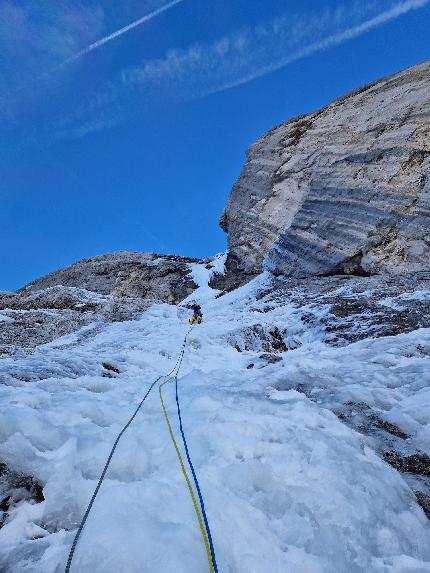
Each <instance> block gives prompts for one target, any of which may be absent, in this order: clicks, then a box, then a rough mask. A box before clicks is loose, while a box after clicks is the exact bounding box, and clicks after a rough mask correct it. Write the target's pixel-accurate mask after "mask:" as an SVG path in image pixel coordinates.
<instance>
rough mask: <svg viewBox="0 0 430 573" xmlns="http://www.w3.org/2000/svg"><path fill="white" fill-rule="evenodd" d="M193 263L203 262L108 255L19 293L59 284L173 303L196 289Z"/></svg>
mask: <svg viewBox="0 0 430 573" xmlns="http://www.w3.org/2000/svg"><path fill="white" fill-rule="evenodd" d="M196 262H205V261H200V260H199V259H192V258H189V257H178V256H175V255H156V254H155V253H132V252H117V253H107V254H105V255H100V256H97V257H92V258H89V259H83V260H81V261H78V262H77V263H74V264H73V265H70V266H68V267H64V268H62V269H59V270H58V271H55V272H53V273H49V274H48V275H45V276H43V277H41V278H39V279H37V280H35V281H33V282H31V283H30V284H28V285H26V286H25V287H23V288H22V289H20V290H19V291H18V292H19V293H22V294H28V293H30V292H35V291H40V290H43V289H46V288H50V287H54V286H59V285H60V286H63V287H75V288H79V289H86V290H88V291H91V292H94V293H98V294H102V295H109V294H110V295H113V296H118V297H124V296H125V297H136V298H143V299H156V300H161V301H162V302H167V303H172V304H175V303H178V302H180V301H181V300H183V299H184V298H186V297H187V296H188V295H190V294H191V293H192V292H193V291H194V290H195V289H196V288H197V285H196V284H195V283H194V281H193V280H192V277H191V275H190V268H189V264H190V263H196Z"/></svg>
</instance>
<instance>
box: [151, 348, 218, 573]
mask: <svg viewBox="0 0 430 573" xmlns="http://www.w3.org/2000/svg"><path fill="white" fill-rule="evenodd" d="M181 362H182V359H181V361H180V363H179V366H178V371H179V367H180V365H181ZM177 374H178V372H176V375H177ZM172 380H174V378H169V379H168V380H166V381H165V382H163V383H162V384H160V386H159V387H158V392H159V394H160V400H161V407H162V408H163V414H164V417H165V419H166V424H167V428H168V430H169V434H170V439H171V440H172V442H173V445H174V447H175V450H176V455H177V456H178V459H179V463H180V465H181V470H182V473H183V475H184V478H185V481H186V482H187V486H188V491H189V492H190V496H191V499H192V501H193V506H194V511H195V512H196V516H197V521H198V522H199V528H200V533H201V534H202V537H203V541H204V543H205V549H206V557H207V560H208V565H209V571H210V572H211V573H215V570H214V566H213V563H212V556H211V552H210V548H209V541H208V538H207V535H206V531H205V528H204V525H203V519H202V516H201V514H200V509H199V506H198V505H197V500H196V496H195V495H194V491H193V487H192V485H191V481H190V478H189V477H188V474H187V470H186V469H185V465H184V462H183V460H182V456H181V452H180V451H179V448H178V444H177V443H176V440H175V436H174V435H173V430H172V426H171V424H170V420H169V416H168V414H167V410H166V406H165V404H164V400H163V392H162V388H163V386H164V385H165V384H167V383H168V382H171V381H172Z"/></svg>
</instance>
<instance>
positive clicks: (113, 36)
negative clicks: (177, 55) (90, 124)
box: [56, 0, 184, 69]
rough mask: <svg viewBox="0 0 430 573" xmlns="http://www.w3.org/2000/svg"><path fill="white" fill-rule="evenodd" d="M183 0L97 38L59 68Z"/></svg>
mask: <svg viewBox="0 0 430 573" xmlns="http://www.w3.org/2000/svg"><path fill="white" fill-rule="evenodd" d="M183 1H184V0H172V2H169V3H168V4H165V5H164V6H161V8H157V10H154V11H153V12H150V13H149V14H147V15H146V16H143V17H142V18H139V19H138V20H135V21H134V22H132V23H131V24H128V25H127V26H124V27H123V28H120V29H119V30H117V31H116V32H113V33H112V34H109V36H105V37H104V38H101V40H97V42H93V43H92V44H90V45H89V46H87V47H86V48H84V49H83V50H80V51H79V52H77V53H76V54H73V56H70V57H69V58H67V60H65V61H64V62H63V63H62V64H60V65H59V66H58V68H60V67H63V66H65V65H66V64H70V63H71V62H74V61H75V60H78V59H79V58H82V56H85V54H88V52H92V51H93V50H96V49H97V48H100V47H101V46H103V45H104V44H107V43H108V42H111V41H112V40H115V38H118V37H119V36H122V35H123V34H126V33H127V32H129V31H130V30H133V28H137V27H138V26H141V25H142V24H145V22H149V20H152V19H153V18H155V17H156V16H159V15H160V14H162V13H163V12H166V10H170V8H173V6H176V4H180V3H181V2H183ZM58 68H56V69H58Z"/></svg>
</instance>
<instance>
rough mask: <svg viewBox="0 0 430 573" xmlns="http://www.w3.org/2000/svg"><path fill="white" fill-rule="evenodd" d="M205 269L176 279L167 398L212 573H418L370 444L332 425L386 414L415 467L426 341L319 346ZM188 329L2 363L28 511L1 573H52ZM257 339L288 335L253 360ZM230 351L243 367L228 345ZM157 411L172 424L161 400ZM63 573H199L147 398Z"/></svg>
mask: <svg viewBox="0 0 430 573" xmlns="http://www.w3.org/2000/svg"><path fill="white" fill-rule="evenodd" d="M218 263H219V264H218V265H215V267H216V268H217V269H218V267H219V270H221V267H222V264H223V261H222V259H221V258H220V260H218ZM213 267H214V265H213V266H212V268H209V269H208V268H206V267H204V266H200V267H198V265H193V267H192V273H193V278H194V280H195V282H196V283H197V284H198V285H199V289H198V290H197V291H196V292H195V293H194V295H193V299H194V300H198V301H199V303H200V304H202V307H203V312H204V318H203V323H202V324H201V325H199V326H196V327H195V328H194V329H193V330H192V332H191V334H190V336H189V340H188V344H187V348H186V353H185V358H184V362H183V366H182V370H181V372H180V377H179V393H180V399H181V407H182V416H183V423H184V428H185V432H186V434H187V438H188V442H189V447H190V451H191V456H192V458H193V462H194V465H195V467H196V470H197V473H198V477H199V481H200V485H201V488H202V491H203V495H204V498H205V505H206V510H207V514H208V518H209V521H210V525H211V530H212V536H213V539H214V545H215V549H216V553H217V560H218V567H219V571H220V573H221V572H222V573H287V572H294V573H295V572H298V573H359V572H360V573H361V572H366V573H369V572H372V573H418V572H430V527H429V523H430V522H429V520H428V519H427V518H426V516H425V514H424V512H423V510H422V509H421V507H420V506H419V505H418V504H417V502H416V499H415V496H414V494H413V491H412V489H411V488H410V487H409V485H408V483H407V482H406V481H405V480H404V478H403V477H402V475H401V474H400V473H398V472H397V471H396V470H395V469H393V468H392V467H391V466H389V465H388V464H387V463H385V462H384V461H383V460H382V459H381V457H380V456H378V455H377V453H376V452H375V449H374V442H373V441H372V437H371V436H366V435H365V434H360V433H358V432H356V431H355V430H354V429H353V428H352V427H349V426H348V425H347V424H345V423H343V422H342V420H341V419H339V417H338V416H336V415H335V413H333V411H334V410H335V409H336V405H337V404H338V403H339V404H340V403H346V402H349V403H354V404H359V403H366V404H367V405H369V406H371V407H374V408H379V410H380V411H383V412H389V417H390V420H391V421H392V422H393V423H395V424H397V425H398V426H399V427H401V428H402V430H404V431H405V433H407V434H408V436H412V437H413V439H414V440H415V441H416V443H417V444H418V445H419V447H420V448H421V450H422V451H424V452H427V453H429V451H428V444H429V438H430V426H429V415H428V413H429V407H430V391H429V386H430V385H429V382H430V380H429V368H428V366H429V356H428V354H427V353H426V352H423V351H422V349H425V348H430V329H420V330H414V331H413V332H410V333H408V334H404V335H399V336H393V337H385V338H379V339H376V340H373V339H367V340H362V341H359V342H355V343H352V344H347V345H343V346H339V347H335V346H329V345H327V344H326V343H325V342H324V340H323V336H322V332H321V330H320V329H319V327H318V326H315V325H312V324H307V323H306V321H303V320H302V314H301V311H299V310H298V308H297V305H295V304H293V303H292V302H289V301H288V300H285V301H283V303H282V304H278V305H277V306H273V307H271V308H269V309H267V308H266V306H267V305H266V302H265V300H264V298H259V297H258V296H257V294H258V292H259V291H260V289H263V288H264V286H265V282H266V281H267V280H268V278H267V277H266V276H265V275H262V276H260V277H258V278H257V279H255V280H254V281H252V282H251V283H249V284H248V285H246V286H244V287H242V288H240V289H238V290H236V291H233V292H231V293H229V294H227V295H224V296H222V297H220V298H216V294H217V291H214V290H212V289H209V287H207V282H208V280H210V275H211V273H212V272H213ZM218 272H219V271H218ZM420 296H427V295H423V294H422V293H420ZM402 304H407V298H406V297H403V299H402ZM188 317H189V310H187V309H185V308H183V307H181V306H174V305H167V304H154V305H152V306H151V307H150V308H149V309H147V310H146V311H144V312H143V313H142V314H141V315H140V317H139V318H138V319H137V320H134V321H130V322H122V323H113V324H108V323H97V324H94V325H92V326H90V327H88V326H87V327H85V329H83V330H81V331H79V332H77V333H73V334H69V335H67V336H64V337H62V338H60V339H57V340H56V341H54V342H51V343H48V344H45V345H43V346H39V347H37V348H36V349H34V350H33V351H32V352H30V353H21V354H19V355H15V356H7V357H5V358H3V359H2V360H1V361H0V380H1V381H3V384H0V458H1V460H2V461H3V462H4V463H5V464H6V465H7V466H10V467H12V468H13V469H14V470H15V471H17V472H23V474H25V475H27V476H32V477H33V479H34V480H37V481H38V482H40V483H41V484H42V485H43V496H44V501H42V502H41V503H35V502H34V500H31V499H22V501H19V502H17V503H16V504H14V505H13V506H11V509H10V511H9V513H8V516H7V518H6V521H5V523H4V525H3V527H2V528H1V529H0V571H1V572H2V573H21V572H22V573H59V572H61V571H64V567H65V563H66V560H67V556H68V552H69V550H70V546H71V543H72V541H73V538H74V535H75V533H76V528H77V526H78V524H79V522H80V520H81V518H82V516H83V513H84V511H85V508H86V506H87V504H88V502H89V499H90V497H91V494H92V492H93V490H94V488H95V486H96V483H97V480H98V478H99V476H100V473H101V470H102V468H103V465H104V463H105V460H106V457H107V455H108V453H109V451H110V448H111V446H112V444H113V442H114V440H115V438H116V436H117V434H118V433H119V431H120V430H121V428H122V427H123V425H124V424H125V422H126V421H127V420H128V418H129V417H130V415H131V413H132V412H133V411H134V409H135V407H136V406H137V404H138V403H139V402H140V400H141V398H142V396H143V395H144V393H145V392H146V390H147V389H148V387H149V385H150V384H151V382H152V381H153V380H155V379H156V378H157V377H158V376H159V375H160V374H162V373H165V372H168V371H169V370H170V369H171V367H172V365H173V364H174V362H175V360H176V357H177V354H178V352H179V349H180V346H181V342H182V340H183V338H184V335H185V333H186V331H187V329H188V323H187V320H188ZM256 323H258V324H259V325H260V327H261V329H262V330H264V329H266V330H267V331H270V332H272V333H273V332H275V333H277V332H284V331H285V329H286V328H287V333H286V334H285V344H286V345H287V346H288V347H289V348H290V349H289V350H288V351H287V352H285V351H279V352H278V353H277V354H276V360H274V359H273V356H274V354H273V353H272V354H270V353H269V354H267V353H263V354H261V349H260V348H257V347H256V346H255V339H252V337H251V338H250V335H249V333H252V332H254V331H255V328H254V327H255V324H256ZM253 328H254V331H253V330H252V329H253ZM261 329H260V330H259V331H258V332H260V331H261ZM241 333H242V334H241ZM240 336H243V337H244V339H246V341H245V343H244V345H243V347H244V348H245V350H244V351H242V352H238V350H237V349H236V348H235V346H234V344H233V343H232V340H237V339H238V337H240ZM249 340H251V342H249ZM252 341H254V342H252ZM253 344H254V346H255V347H253V346H252V345H253ZM418 347H419V348H420V349H421V350H420V352H418V350H417V348H418ZM281 350H282V349H281ZM103 364H104V365H105V366H102V365H103ZM106 365H109V366H110V368H114V370H106ZM115 371H117V372H115ZM309 381H312V382H313V385H312V389H310V390H309V392H306V391H300V392H299V391H297V388H298V387H299V386H298V383H299V382H303V384H304V385H306V384H308V385H309ZM309 388H310V385H309ZM165 397H166V402H167V406H168V409H169V413H170V415H171V418H172V420H174V421H175V420H176V417H175V412H176V406H175V396H174V386H173V384H168V385H167V386H166V387H165ZM174 431H175V432H176V434H177V436H179V429H178V424H177V422H175V423H174ZM0 487H1V481H0ZM0 493H1V492H0ZM0 497H1V496H0ZM71 571H73V572H76V573H78V572H81V573H88V572H91V573H203V572H205V571H207V562H206V558H205V553H204V547H203V543H202V541H201V538H200V536H199V530H198V526H197V522H196V519H195V515H194V513H193V507H192V503H191V501H190V498H189V496H188V493H187V490H186V486H185V483H184V480H183V477H182V474H181V472H180V468H179V466H178V462H177V458H176V456H175V452H174V450H173V447H172V445H171V443H170V441H169V437H168V432H167V428H166V426H165V421H164V419H163V414H162V411H161V406H160V402H159V397H158V392H157V391H156V389H155V390H154V391H153V392H152V393H151V394H150V395H149V397H148V399H147V401H146V402H145V404H144V406H143V408H142V411H141V412H140V413H139V415H138V417H137V418H136V419H135V421H134V422H133V424H132V425H131V427H130V428H129V429H128V430H127V432H126V434H125V435H124V436H123V438H122V440H121V442H120V444H119V447H118V450H117V452H116V453H115V455H114V457H113V460H112V464H111V466H110V469H109V471H108V474H107V478H106V480H105V482H104V484H103V486H102V488H101V490H100V492H99V495H98V497H97V500H96V502H95V505H94V507H93V510H92V513H91V514H90V517H89V519H88V522H87V525H86V527H85V529H84V531H83V534H82V536H81V539H80V541H79V544H78V546H77V550H76V553H75V558H74V561H73V565H72V569H71Z"/></svg>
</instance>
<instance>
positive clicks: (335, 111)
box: [220, 61, 430, 288]
mask: <svg viewBox="0 0 430 573" xmlns="http://www.w3.org/2000/svg"><path fill="white" fill-rule="evenodd" d="M429 173H430V62H428V61H427V62H424V63H422V64H419V65H417V66H415V67H413V68H410V69H407V70H405V71H403V72H401V73H398V74H395V75H393V76H390V77H386V78H383V79H381V80H378V81H376V82H374V83H372V84H370V85H366V86H364V87H362V88H360V89H357V90H355V91H353V92H352V93H350V94H347V95H346V96H344V97H342V98H339V99H337V100H335V101H334V102H332V103H331V104H329V105H328V106H327V107H325V108H323V109H321V110H318V111H315V112H313V113H309V114H307V115H303V116H300V117H297V118H294V119H292V120H290V121H287V122H286V123H283V124H281V125H279V126H277V127H274V128H273V129H271V130H270V131H269V132H268V133H266V134H265V135H263V136H262V137H261V138H260V139H259V140H258V141H257V142H256V143H254V144H253V145H252V146H251V147H250V149H249V150H248V152H247V161H246V164H245V166H244V168H243V170H242V173H241V174H240V177H239V179H238V180H237V182H236V184H235V185H234V187H233V189H232V190H231V192H230V195H229V198H228V201H227V205H226V207H225V210H224V212H223V214H222V216H221V221H220V224H221V226H222V228H223V229H224V230H225V231H226V232H227V233H228V244H229V256H228V260H227V265H226V266H227V274H226V279H225V281H226V284H225V288H234V286H237V284H240V283H242V282H245V281H246V280H247V279H248V278H250V277H252V276H254V275H255V274H257V273H259V272H261V270H262V269H263V268H266V269H268V270H270V271H271V272H273V273H274V274H275V275H284V276H296V277H305V276H309V275H331V274H356V275H372V274H379V273H384V274H396V273H403V272H411V271H412V272H415V271H422V270H429V269H430V232H429V231H430V175H429Z"/></svg>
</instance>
